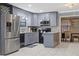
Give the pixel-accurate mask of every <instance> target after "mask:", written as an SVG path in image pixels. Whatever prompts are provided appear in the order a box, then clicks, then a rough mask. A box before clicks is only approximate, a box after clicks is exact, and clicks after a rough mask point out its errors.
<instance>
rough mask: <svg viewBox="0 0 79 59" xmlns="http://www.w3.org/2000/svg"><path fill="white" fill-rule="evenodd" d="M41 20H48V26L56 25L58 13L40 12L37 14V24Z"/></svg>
mask: <svg viewBox="0 0 79 59" xmlns="http://www.w3.org/2000/svg"><path fill="white" fill-rule="evenodd" d="M41 21H50V26H56V25H57V24H58V13H57V12H48V13H40V14H38V24H39V25H40V22H41Z"/></svg>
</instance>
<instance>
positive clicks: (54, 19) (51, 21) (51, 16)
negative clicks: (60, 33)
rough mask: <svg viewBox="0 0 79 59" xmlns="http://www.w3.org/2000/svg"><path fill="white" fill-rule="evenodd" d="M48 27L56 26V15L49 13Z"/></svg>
mask: <svg viewBox="0 0 79 59" xmlns="http://www.w3.org/2000/svg"><path fill="white" fill-rule="evenodd" d="M49 18H50V26H56V25H57V13H50V15H49Z"/></svg>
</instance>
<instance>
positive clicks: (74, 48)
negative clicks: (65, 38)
mask: <svg viewBox="0 0 79 59" xmlns="http://www.w3.org/2000/svg"><path fill="white" fill-rule="evenodd" d="M8 56H79V43H78V42H73V43H70V42H67V43H66V42H63V43H61V44H60V45H58V46H57V47H55V48H46V47H44V46H43V44H33V45H30V46H27V47H24V48H21V49H20V50H19V51H17V52H15V53H12V54H10V55H8Z"/></svg>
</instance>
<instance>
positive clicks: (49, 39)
mask: <svg viewBox="0 0 79 59" xmlns="http://www.w3.org/2000/svg"><path fill="white" fill-rule="evenodd" d="M43 37H44V46H45V47H48V48H53V47H55V46H57V45H58V44H59V33H58V32H46V33H43Z"/></svg>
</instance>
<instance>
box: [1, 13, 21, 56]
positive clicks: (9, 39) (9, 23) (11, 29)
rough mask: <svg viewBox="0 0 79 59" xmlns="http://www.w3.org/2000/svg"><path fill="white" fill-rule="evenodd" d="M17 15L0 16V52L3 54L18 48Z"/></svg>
mask: <svg viewBox="0 0 79 59" xmlns="http://www.w3.org/2000/svg"><path fill="white" fill-rule="evenodd" d="M19 19H20V17H19V16H16V15H13V14H7V15H5V14H1V17H0V54H2V55H5V54H9V53H12V52H14V51H17V50H19V48H20V38H19V32H20V31H19V27H20V26H19Z"/></svg>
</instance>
